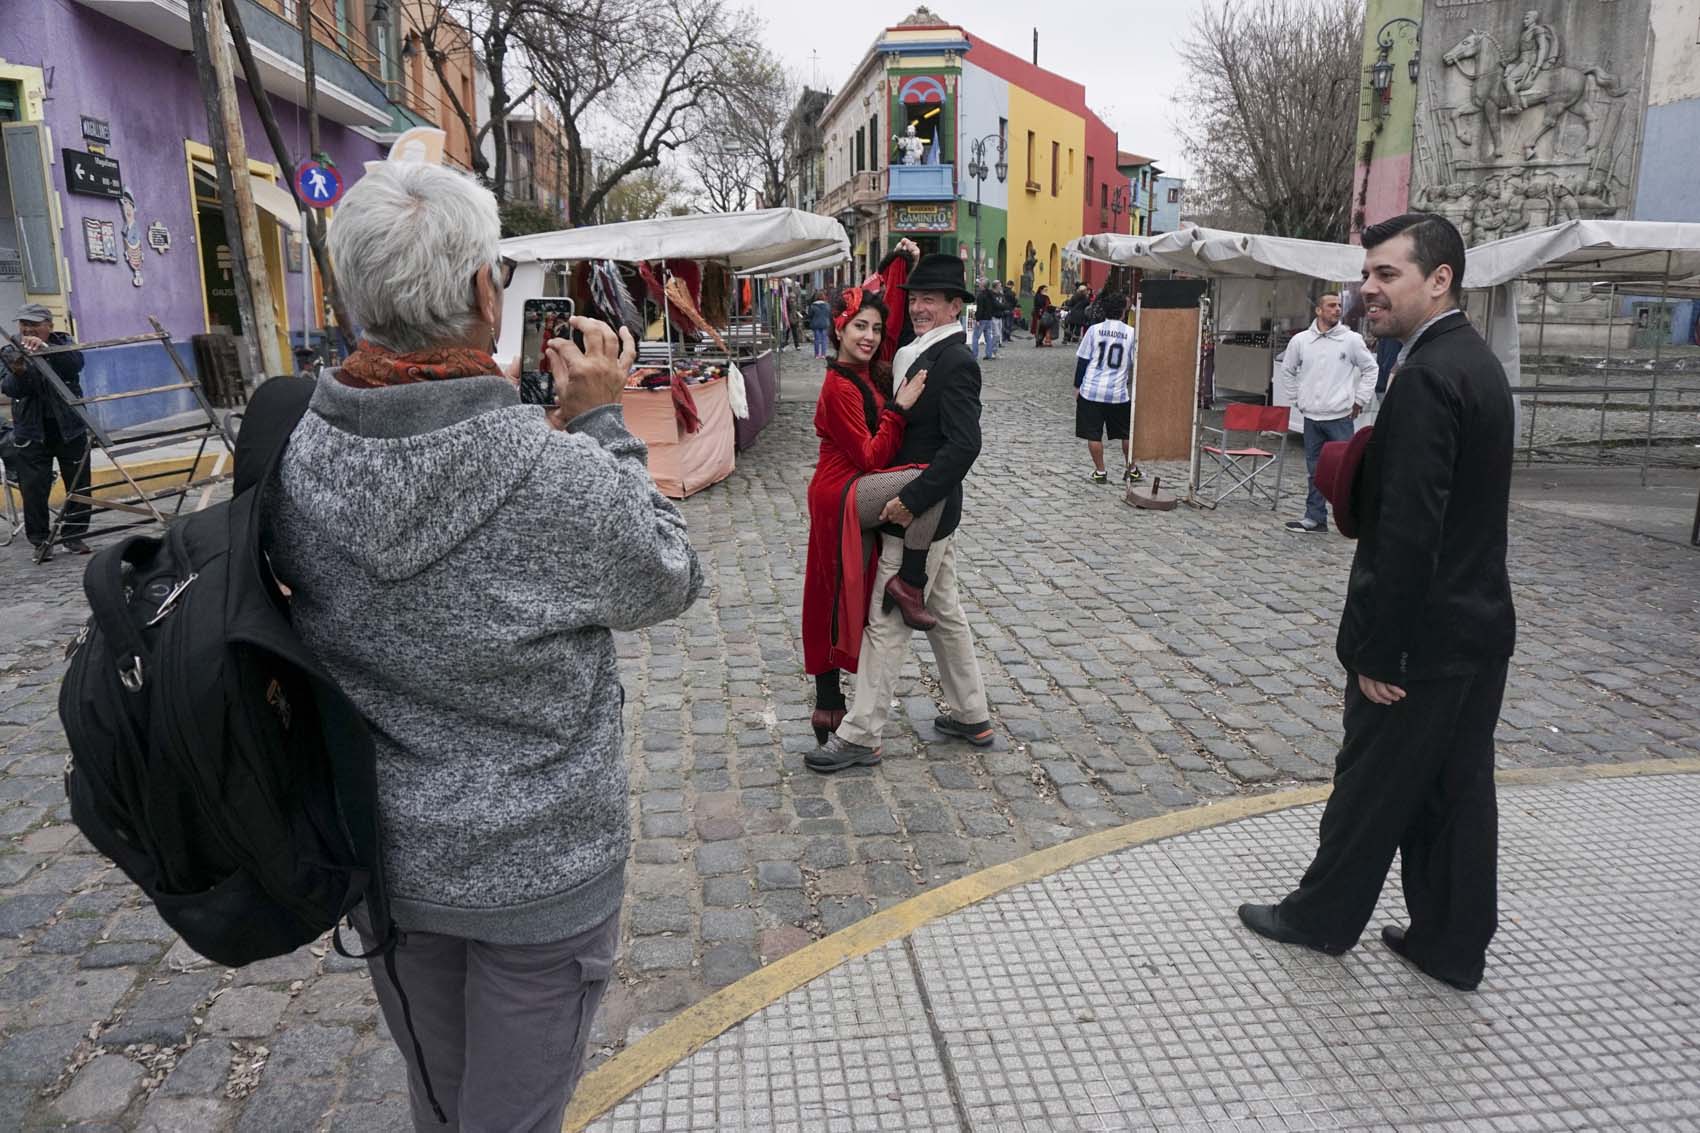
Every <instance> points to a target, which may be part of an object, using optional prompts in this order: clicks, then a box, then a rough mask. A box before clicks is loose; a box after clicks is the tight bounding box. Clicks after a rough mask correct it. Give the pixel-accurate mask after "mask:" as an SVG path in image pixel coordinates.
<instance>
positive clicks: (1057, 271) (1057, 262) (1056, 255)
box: [1045, 244, 1062, 287]
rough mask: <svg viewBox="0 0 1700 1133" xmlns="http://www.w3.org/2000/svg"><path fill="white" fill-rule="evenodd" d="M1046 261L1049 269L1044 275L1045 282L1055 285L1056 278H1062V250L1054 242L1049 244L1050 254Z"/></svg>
mask: <svg viewBox="0 0 1700 1133" xmlns="http://www.w3.org/2000/svg"><path fill="white" fill-rule="evenodd" d="M1048 262H1049V264H1050V268H1051V270H1050V273H1049V274H1048V275H1046V276H1045V282H1046V283H1048V284H1050V285H1051V286H1052V287H1055V286H1056V285H1057V280H1059V279H1061V278H1062V252H1061V250H1060V249H1059V248H1058V247H1057V246H1056V245H1055V244H1052V245H1051V255H1050V259H1049V261H1048Z"/></svg>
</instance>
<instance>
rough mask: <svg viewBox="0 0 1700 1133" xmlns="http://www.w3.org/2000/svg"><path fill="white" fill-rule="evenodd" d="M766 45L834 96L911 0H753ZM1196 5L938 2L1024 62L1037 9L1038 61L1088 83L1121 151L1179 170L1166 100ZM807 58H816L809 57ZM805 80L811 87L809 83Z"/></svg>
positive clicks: (1122, 0)
mask: <svg viewBox="0 0 1700 1133" xmlns="http://www.w3.org/2000/svg"><path fill="white" fill-rule="evenodd" d="M750 2H751V3H752V6H753V7H754V8H755V11H756V14H757V15H758V16H760V17H761V19H762V21H763V23H764V24H765V25H766V36H767V43H768V46H769V47H771V48H772V49H773V50H774V51H775V52H776V53H777V54H778V55H779V57H780V58H781V59H783V60H784V61H785V62H786V64H787V65H788V66H789V67H790V68H791V70H792V73H793V74H794V75H795V76H796V77H797V78H798V79H799V80H800V81H801V82H804V83H809V84H810V85H813V86H817V87H824V88H828V89H831V90H832V91H834V92H836V91H838V90H839V89H841V88H842V87H843V86H844V83H845V81H846V80H848V79H849V77H850V72H851V71H852V70H853V69H854V68H855V66H856V64H857V63H859V62H860V61H861V59H862V56H863V55H865V54H866V53H867V50H868V48H869V47H871V46H872V45H873V42H874V38H875V37H876V36H877V35H879V33H880V30H881V29H882V28H885V27H888V26H890V25H892V24H895V23H898V22H899V21H901V20H902V19H903V18H904V17H905V16H907V15H909V13H911V12H913V11H914V10H915V2H914V0H908V2H903V0H869V2H864V3H856V2H851V3H847V4H822V3H809V2H807V0H804V2H801V3H800V2H799V0H750ZM1199 3H1200V0H1178V2H1177V0H1168V2H1163V0H1087V2H1086V3H1068V2H1064V3H1056V2H1054V0H1053V2H1046V0H972V2H968V0H940V2H939V3H933V4H929V5H928V7H930V8H931V9H932V10H933V11H934V12H936V13H937V14H938V15H939V17H940V18H941V19H943V20H944V21H946V22H947V23H954V24H957V25H959V26H961V27H964V28H967V29H968V30H969V31H971V32H973V33H974V34H975V35H977V36H979V37H981V38H982V39H985V40H989V41H990V42H992V43H995V44H997V45H998V46H999V47H1001V48H1003V49H1004V50H1005V51H1008V52H1010V53H1011V54H1013V55H1019V56H1021V57H1022V58H1023V59H1029V58H1031V57H1032V51H1033V27H1034V20H1035V18H1036V17H1037V16H1038V15H1040V14H1041V13H1042V14H1044V15H1046V16H1048V17H1049V19H1047V20H1046V21H1045V22H1044V23H1043V24H1042V25H1040V27H1039V65H1040V66H1041V67H1044V68H1045V69H1046V70H1048V71H1054V72H1055V73H1057V74H1059V75H1062V76H1064V77H1066V78H1069V79H1073V80H1074V81H1075V82H1077V83H1082V84H1084V85H1085V87H1086V102H1087V105H1088V106H1090V107H1092V109H1093V110H1095V111H1097V112H1098V115H1099V116H1100V117H1101V118H1103V119H1104V121H1105V122H1107V123H1108V124H1109V125H1110V128H1111V129H1113V130H1115V131H1116V132H1117V134H1118V135H1119V137H1120V141H1121V148H1122V149H1125V150H1130V151H1132V152H1134V153H1142V154H1145V155H1147V156H1149V157H1154V158H1156V159H1157V163H1158V164H1159V165H1160V166H1162V168H1163V170H1164V172H1167V173H1180V174H1182V175H1184V174H1185V171H1186V170H1185V160H1184V159H1183V158H1182V156H1181V152H1180V150H1181V144H1180V138H1179V136H1178V135H1177V134H1176V132H1175V129H1174V126H1173V119H1174V118H1175V113H1174V109H1173V107H1172V106H1171V103H1170V99H1171V97H1172V96H1173V93H1174V91H1175V89H1176V88H1177V87H1178V86H1179V84H1180V81H1181V68H1180V64H1179V62H1178V60H1177V59H1176V57H1175V48H1176V46H1177V44H1178V43H1179V41H1180V40H1181V38H1182V37H1183V36H1184V35H1185V34H1186V28H1187V22H1188V20H1189V19H1190V16H1191V13H1192V11H1193V10H1194V9H1195V8H1197V7H1198V5H1199ZM811 52H812V53H814V55H813V56H811ZM811 78H812V80H813V81H811Z"/></svg>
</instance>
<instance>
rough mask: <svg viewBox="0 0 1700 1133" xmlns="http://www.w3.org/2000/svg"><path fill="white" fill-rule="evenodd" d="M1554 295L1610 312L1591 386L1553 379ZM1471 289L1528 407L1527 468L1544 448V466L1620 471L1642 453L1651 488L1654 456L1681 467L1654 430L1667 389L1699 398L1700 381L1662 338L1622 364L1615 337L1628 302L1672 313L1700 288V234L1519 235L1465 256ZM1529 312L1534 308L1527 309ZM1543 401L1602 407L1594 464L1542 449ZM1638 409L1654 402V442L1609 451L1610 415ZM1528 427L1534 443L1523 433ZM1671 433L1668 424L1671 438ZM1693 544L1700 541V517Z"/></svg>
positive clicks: (1568, 225) (1573, 225) (1650, 423)
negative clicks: (1591, 401)
mask: <svg viewBox="0 0 1700 1133" xmlns="http://www.w3.org/2000/svg"><path fill="white" fill-rule="evenodd" d="M1525 284H1526V285H1532V286H1533V288H1534V291H1535V295H1534V297H1533V301H1534V303H1535V305H1536V310H1535V318H1536V320H1537V323H1536V326H1535V327H1534V328H1533V335H1532V337H1533V339H1534V342H1533V344H1532V345H1533V346H1534V354H1533V355H1532V356H1529V357H1528V359H1527V361H1528V364H1527V365H1525V353H1524V350H1523V342H1522V340H1523V337H1524V334H1525V331H1524V328H1523V326H1522V316H1521V315H1520V313H1519V311H1518V306H1519V288H1520V285H1525ZM1555 285H1557V286H1566V285H1568V286H1570V287H1571V288H1578V287H1580V288H1585V289H1586V294H1587V295H1589V296H1590V297H1594V298H1602V299H1604V301H1605V303H1606V305H1607V316H1606V323H1605V333H1604V342H1603V350H1604V357H1603V358H1602V359H1600V360H1598V361H1597V362H1594V363H1591V364H1590V365H1588V366H1587V368H1586V372H1585V376H1584V374H1575V375H1570V374H1559V375H1556V376H1555V377H1556V380H1553V379H1550V378H1547V377H1545V376H1544V371H1545V370H1546V369H1547V367H1546V366H1545V365H1544V364H1543V363H1544V362H1545V358H1544V355H1545V351H1546V324H1547V318H1548V310H1549V303H1550V302H1551V296H1550V294H1549V292H1550V290H1551V288H1552V287H1553V286H1555ZM1464 287H1465V289H1466V290H1469V291H1472V292H1482V293H1485V302H1484V303H1482V304H1481V305H1480V307H1479V308H1478V309H1477V310H1474V311H1472V315H1473V317H1475V318H1476V321H1477V323H1478V325H1479V326H1481V327H1482V328H1483V332H1484V334H1485V335H1486V336H1487V339H1488V341H1489V343H1490V344H1492V346H1493V349H1494V353H1495V354H1496V355H1498V357H1499V359H1500V361H1501V363H1502V364H1503V365H1504V366H1505V371H1506V375H1507V377H1509V378H1510V380H1511V385H1512V388H1513V390H1514V391H1515V392H1516V393H1517V394H1518V397H1519V401H1520V402H1521V404H1522V412H1521V413H1520V418H1521V420H1520V422H1519V428H1520V435H1522V436H1523V437H1524V438H1525V439H1524V441H1523V444H1524V448H1525V454H1526V459H1531V460H1532V459H1533V458H1534V455H1535V452H1536V450H1537V448H1538V447H1539V448H1541V454H1542V456H1543V457H1564V458H1567V459H1583V460H1588V461H1589V462H1591V463H1617V462H1620V461H1621V460H1622V458H1623V456H1624V455H1626V454H1627V453H1628V452H1634V453H1636V454H1637V455H1638V457H1639V462H1640V464H1641V475H1642V482H1643V483H1645V482H1646V476H1647V468H1648V465H1649V464H1650V463H1652V461H1653V459H1654V453H1655V450H1657V451H1658V452H1659V453H1660V454H1661V459H1662V458H1667V457H1673V458H1675V459H1678V460H1679V461H1680V460H1681V458H1682V455H1683V454H1684V453H1685V452H1686V444H1676V445H1672V444H1668V443H1667V444H1666V445H1664V446H1662V447H1661V446H1659V445H1658V441H1659V440H1660V439H1661V438H1659V437H1658V436H1656V426H1655V422H1656V421H1657V419H1658V409H1659V396H1660V393H1661V388H1660V386H1661V381H1662V382H1663V383H1664V385H1665V389H1664V390H1663V392H1665V393H1666V394H1667V395H1668V394H1672V393H1675V392H1677V390H1676V388H1675V387H1677V386H1680V385H1685V384H1686V385H1688V388H1689V389H1690V390H1692V388H1693V387H1692V384H1691V383H1692V377H1691V375H1687V374H1685V373H1683V372H1682V363H1681V362H1677V363H1675V364H1672V363H1670V362H1667V361H1666V359H1665V354H1666V351H1665V349H1664V346H1665V343H1664V341H1663V339H1662V338H1661V337H1660V336H1658V335H1656V334H1655V335H1653V336H1652V352H1651V355H1650V356H1648V355H1646V354H1645V353H1643V354H1641V355H1639V356H1627V357H1626V356H1621V355H1620V356H1619V357H1617V358H1615V359H1614V357H1613V354H1614V335H1615V332H1616V329H1617V327H1618V325H1619V323H1618V320H1619V318H1620V315H1621V311H1620V308H1621V307H1623V306H1624V305H1625V304H1624V302H1623V301H1624V300H1635V301H1638V302H1637V303H1636V304H1632V305H1639V306H1641V307H1643V308H1645V307H1646V306H1647V305H1648V301H1652V302H1653V303H1654V304H1656V305H1657V306H1659V307H1662V308H1668V305H1669V303H1670V302H1671V301H1673V300H1676V299H1680V298H1684V297H1691V296H1692V295H1694V294H1695V293H1696V289H1697V288H1700V224H1684V223H1680V222H1675V221H1637V220H1569V221H1565V222H1563V223H1561V224H1555V225H1551V226H1549V227H1547V228H1540V229H1536V230H1534V231H1532V232H1522V233H1518V234H1517V235H1515V236H1507V237H1505V238H1504V239H1501V240H1494V241H1492V242H1490V243H1486V244H1480V245H1477V246H1476V247H1474V248H1471V249H1469V250H1468V251H1467V252H1466V253H1465V269H1464ZM1527 303H1528V301H1527V300H1525V301H1524V305H1525V306H1527ZM1473 305H1474V304H1473ZM1578 378H1581V379H1583V380H1581V381H1578V380H1576V379H1578ZM1543 396H1547V397H1553V398H1562V399H1563V400H1564V401H1565V404H1566V406H1567V407H1569V408H1571V409H1574V407H1575V401H1576V399H1578V398H1591V397H1595V396H1597V397H1599V398H1600V423H1599V432H1598V442H1597V447H1595V448H1594V450H1593V452H1592V454H1591V455H1590V453H1589V452H1588V448H1589V446H1588V445H1587V444H1586V443H1584V444H1583V445H1582V446H1577V445H1574V444H1572V443H1555V444H1552V445H1551V446H1550V447H1541V446H1537V444H1536V437H1537V427H1538V424H1539V420H1540V407H1541V401H1542V398H1543ZM1614 399H1616V400H1615V401H1614ZM1630 399H1635V400H1640V399H1644V400H1645V404H1646V424H1645V435H1644V437H1640V438H1637V440H1638V441H1639V443H1638V444H1636V445H1634V446H1633V447H1631V448H1625V446H1623V445H1622V444H1621V439H1622V438H1619V439H1618V441H1619V443H1616V444H1613V443H1608V440H1607V424H1606V422H1607V414H1608V412H1614V411H1615V414H1616V415H1617V416H1618V417H1621V415H1622V412H1623V410H1624V408H1625V405H1624V403H1625V401H1626V400H1630ZM1668 417H1669V414H1667V418H1668ZM1525 425H1526V433H1524V432H1523V431H1522V430H1523V427H1524V426H1525ZM1668 428H1669V426H1668V424H1667V431H1668ZM1662 439H1663V440H1664V441H1666V442H1670V441H1673V440H1680V441H1682V442H1687V441H1688V440H1690V439H1692V436H1691V435H1690V434H1686V433H1681V434H1679V435H1676V436H1672V435H1666V436H1665V437H1663V438H1662ZM1608 457H1609V458H1610V459H1608ZM1694 535H1695V538H1696V539H1700V511H1697V514H1696V526H1695V532H1694Z"/></svg>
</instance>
